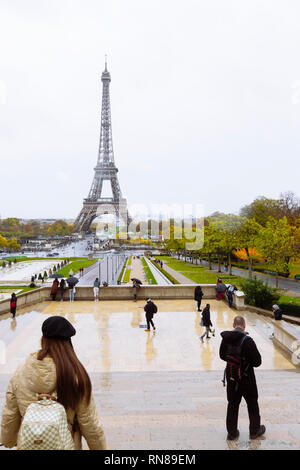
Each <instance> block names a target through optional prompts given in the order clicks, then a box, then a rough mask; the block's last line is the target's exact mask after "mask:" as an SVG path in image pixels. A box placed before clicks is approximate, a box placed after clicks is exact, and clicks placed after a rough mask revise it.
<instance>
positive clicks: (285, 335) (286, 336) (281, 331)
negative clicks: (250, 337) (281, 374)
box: [272, 320, 300, 367]
mask: <svg viewBox="0 0 300 470" xmlns="http://www.w3.org/2000/svg"><path fill="white" fill-rule="evenodd" d="M272 324H273V327H274V340H273V341H274V343H275V344H277V345H278V346H279V347H280V348H282V349H283V350H284V351H285V352H286V353H287V354H288V356H289V358H290V359H291V361H292V362H293V364H294V365H295V366H298V367H299V365H300V330H299V328H297V327H296V326H294V325H291V324H289V323H287V322H286V321H284V320H277V321H276V320H272Z"/></svg>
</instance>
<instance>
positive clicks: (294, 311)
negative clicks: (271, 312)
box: [278, 302, 300, 317]
mask: <svg viewBox="0 0 300 470" xmlns="http://www.w3.org/2000/svg"><path fill="white" fill-rule="evenodd" d="M278 305H279V307H280V308H281V309H282V313H283V315H292V316H294V317H300V305H296V304H288V303H284V302H278Z"/></svg>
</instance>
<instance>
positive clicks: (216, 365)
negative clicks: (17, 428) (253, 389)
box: [0, 300, 300, 449]
mask: <svg viewBox="0 0 300 470" xmlns="http://www.w3.org/2000/svg"><path fill="white" fill-rule="evenodd" d="M156 303H157V305H158V313H157V314H156V315H155V317H154V322H155V325H156V327H157V330H156V332H153V331H152V330H151V332H145V331H144V329H143V328H140V325H141V324H145V316H144V311H143V306H144V302H143V301H138V302H136V303H134V302H130V301H125V302H121V301H107V302H101V301H100V302H74V303H70V302H44V303H42V304H39V305H38V306H35V307H34V309H33V308H31V309H27V311H26V310H19V311H18V312H17V314H18V315H17V317H16V319H15V320H12V319H11V318H10V317H9V315H6V316H3V317H2V319H1V320H0V339H1V340H2V341H4V343H5V345H6V363H5V364H3V365H0V381H1V382H0V385H1V389H0V390H1V403H0V404H1V409H2V403H3V399H4V391H5V389H6V385H7V382H8V380H9V377H10V376H11V374H12V373H13V372H14V371H15V369H16V367H17V366H18V364H19V363H21V362H23V361H24V360H25V358H26V357H27V356H28V354H29V353H30V352H32V351H35V350H37V349H38V348H39V344H40V337H41V325H42V323H43V321H44V320H45V319H46V318H47V317H48V316H50V315H63V316H65V317H66V318H67V319H68V320H69V321H70V322H71V323H72V324H73V325H74V327H75V328H76V331H77V333H76V335H75V336H74V337H73V338H72V341H73V344H74V348H75V350H76V353H77V355H78V357H79V359H80V360H81V362H82V363H83V364H84V365H85V367H86V368H87V370H88V372H89V373H90V375H91V378H92V381H93V390H94V395H95V399H96V402H97V404H98V407H99V415H100V416H101V419H102V422H103V425H104V428H105V430H106V433H107V439H108V443H109V447H110V448H111V449H143V448H144V449H201V448H203V449H228V448H230V449H249V448H251V449H256V448H262V449H267V448H295V447H297V446H298V448H299V445H300V424H298V423H299V422H300V419H299V418H300V409H299V407H300V400H299V394H300V393H299V386H298V384H299V379H298V377H299V376H298V371H297V369H296V368H295V367H294V365H293V364H292V363H291V362H290V361H289V360H288V359H287V358H286V357H284V356H283V355H282V354H281V352H280V350H278V349H276V348H275V347H274V345H273V343H272V341H271V340H270V339H269V335H270V333H271V331H272V329H271V325H270V323H268V321H267V319H266V318H264V317H261V316H259V315H257V314H254V313H250V312H244V316H245V318H246V323H247V328H246V329H247V331H248V332H249V334H250V335H251V336H252V337H253V339H254V340H255V342H256V344H257V346H258V348H259V350H260V352H261V355H262V358H263V363H262V366H261V367H260V368H259V369H257V371H256V376H257V380H258V387H259V395H260V399H259V403H260V407H261V415H262V421H263V422H264V423H265V424H266V426H267V430H268V432H267V434H266V438H265V439H263V438H262V439H259V440H257V441H249V438H248V415H247V408H246V405H245V403H243V404H242V405H241V409H240V419H239V428H240V433H241V434H240V438H239V440H238V441H234V442H230V443H229V442H226V440H225V439H226V432H225V415H226V392H225V389H224V388H223V386H222V384H221V379H222V375H223V369H224V365H225V364H224V363H223V362H222V361H221V360H220V359H219V345H220V340H221V337H220V332H221V331H223V330H224V329H231V328H232V323H233V318H234V316H235V315H236V313H237V312H236V311H235V310H230V309H228V307H227V305H226V304H225V303H223V302H217V301H211V302H210V303H211V318H212V323H213V325H214V327H215V328H216V336H215V337H212V338H211V339H208V340H206V339H205V340H204V342H203V343H201V342H200V341H199V336H200V335H201V334H202V327H201V326H200V325H199V323H200V313H199V312H196V311H195V310H196V309H195V304H194V302H193V301H189V300H160V301H157V302H156ZM276 446H277V447H276Z"/></svg>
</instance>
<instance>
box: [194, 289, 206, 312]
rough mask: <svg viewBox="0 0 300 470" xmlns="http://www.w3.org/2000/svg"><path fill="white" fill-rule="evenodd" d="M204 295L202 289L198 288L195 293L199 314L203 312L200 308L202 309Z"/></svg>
mask: <svg viewBox="0 0 300 470" xmlns="http://www.w3.org/2000/svg"><path fill="white" fill-rule="evenodd" d="M203 295H204V294H203V291H202V289H201V286H196V287H195V291H194V300H196V302H197V311H198V312H202V310H201V309H200V307H201V301H202V297H203Z"/></svg>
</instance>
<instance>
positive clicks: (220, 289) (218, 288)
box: [216, 278, 226, 300]
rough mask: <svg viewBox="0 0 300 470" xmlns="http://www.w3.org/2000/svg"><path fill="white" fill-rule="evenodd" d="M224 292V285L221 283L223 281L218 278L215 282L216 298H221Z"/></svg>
mask: <svg viewBox="0 0 300 470" xmlns="http://www.w3.org/2000/svg"><path fill="white" fill-rule="evenodd" d="M225 292H226V286H225V284H223V281H222V279H221V278H219V279H218V281H217V284H216V294H217V300H223V299H224V296H225Z"/></svg>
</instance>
